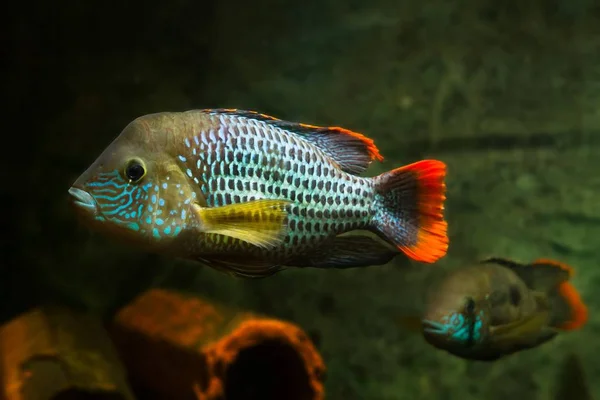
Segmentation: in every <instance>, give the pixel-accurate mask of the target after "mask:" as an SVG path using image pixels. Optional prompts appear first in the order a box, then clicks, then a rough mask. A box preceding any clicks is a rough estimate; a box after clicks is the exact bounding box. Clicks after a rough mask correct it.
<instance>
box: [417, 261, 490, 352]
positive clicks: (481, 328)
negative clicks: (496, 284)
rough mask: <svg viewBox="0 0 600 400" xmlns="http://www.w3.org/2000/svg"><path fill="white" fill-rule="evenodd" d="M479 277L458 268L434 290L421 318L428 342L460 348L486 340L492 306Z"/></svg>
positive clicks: (441, 346) (454, 348)
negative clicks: (486, 297)
mask: <svg viewBox="0 0 600 400" xmlns="http://www.w3.org/2000/svg"><path fill="white" fill-rule="evenodd" d="M473 273H474V275H473ZM480 278H482V277H481V276H478V274H477V272H474V271H470V270H467V271H458V273H450V274H449V276H448V277H447V278H445V279H444V280H443V281H442V282H441V283H440V284H439V285H438V286H437V287H435V288H434V290H432V292H431V295H430V297H429V299H428V302H427V305H426V310H425V313H424V315H423V319H422V321H421V322H422V329H423V335H424V337H425V340H426V341H427V342H428V343H430V344H431V345H433V346H435V347H437V348H441V349H444V350H447V351H451V352H453V351H459V352H461V351H469V350H470V349H473V348H476V347H477V346H480V345H483V344H484V343H485V342H486V340H487V339H488V337H489V328H490V319H491V310H490V308H489V305H488V303H487V302H486V300H485V281H484V280H483V279H480Z"/></svg>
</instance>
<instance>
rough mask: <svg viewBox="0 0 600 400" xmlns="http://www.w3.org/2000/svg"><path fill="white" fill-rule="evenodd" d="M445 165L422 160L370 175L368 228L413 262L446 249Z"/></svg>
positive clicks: (436, 257) (428, 259)
mask: <svg viewBox="0 0 600 400" xmlns="http://www.w3.org/2000/svg"><path fill="white" fill-rule="evenodd" d="M445 176H446V165H445V164H444V163H443V162H441V161H437V160H423V161H419V162H416V163H414V164H410V165H406V166H404V167H400V168H396V169H394V170H392V171H389V172H385V173H383V174H381V175H379V176H376V177H375V178H374V180H375V192H376V194H375V207H377V210H378V211H377V213H376V214H375V216H374V218H373V226H372V229H373V230H374V231H375V232H377V233H378V234H379V235H380V236H381V237H382V238H383V239H385V240H386V241H388V242H390V243H391V244H393V245H394V246H396V247H397V248H398V249H400V250H401V251H403V252H404V253H405V254H406V255H407V256H408V257H410V258H412V259H413V260H416V261H421V262H425V263H433V262H435V261H437V260H439V259H440V258H442V257H443V256H444V255H446V252H447V251H448V236H447V233H446V232H447V228H448V224H447V223H446V221H445V220H444V215H443V210H444V201H445V199H446V185H445V183H444V177H445Z"/></svg>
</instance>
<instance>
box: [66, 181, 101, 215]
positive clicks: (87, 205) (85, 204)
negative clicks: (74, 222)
mask: <svg viewBox="0 0 600 400" xmlns="http://www.w3.org/2000/svg"><path fill="white" fill-rule="evenodd" d="M69 195H71V204H73V206H75V208H76V209H78V210H81V211H85V212H88V213H91V214H94V215H95V214H97V212H98V203H96V200H94V197H93V196H92V195H91V194H89V193H88V192H86V191H85V190H83V189H79V188H76V187H74V186H72V187H71V188H69Z"/></svg>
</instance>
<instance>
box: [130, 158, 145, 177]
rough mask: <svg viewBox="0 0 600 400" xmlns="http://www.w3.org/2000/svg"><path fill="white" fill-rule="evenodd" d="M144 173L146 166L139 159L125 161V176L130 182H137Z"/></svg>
mask: <svg viewBox="0 0 600 400" xmlns="http://www.w3.org/2000/svg"><path fill="white" fill-rule="evenodd" d="M144 175H146V168H145V167H144V164H143V163H142V161H141V160H137V159H133V160H130V161H129V162H128V163H127V166H126V167H125V176H126V177H127V179H129V180H130V181H131V182H133V183H135V182H138V181H139V180H140V179H142V178H143V177H144Z"/></svg>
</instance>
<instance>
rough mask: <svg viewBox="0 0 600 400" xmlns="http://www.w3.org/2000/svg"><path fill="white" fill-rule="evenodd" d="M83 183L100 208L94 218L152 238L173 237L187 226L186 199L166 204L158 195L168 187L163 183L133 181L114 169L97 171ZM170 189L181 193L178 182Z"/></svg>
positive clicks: (188, 201)
mask: <svg viewBox="0 0 600 400" xmlns="http://www.w3.org/2000/svg"><path fill="white" fill-rule="evenodd" d="M86 186H87V189H88V190H89V192H90V194H91V195H92V196H93V197H94V199H95V201H96V203H97V204H98V206H99V208H100V211H101V212H100V213H98V214H97V216H96V220H97V221H100V222H109V221H110V222H111V223H116V224H118V225H120V226H122V227H125V228H127V229H129V230H132V231H134V232H140V233H141V234H145V233H149V234H151V235H152V237H153V238H154V239H162V238H173V237H175V236H177V235H179V234H180V233H181V231H182V230H184V229H185V228H186V227H187V224H186V221H185V219H186V215H187V213H186V209H187V207H189V204H190V199H186V200H185V203H184V204H182V203H181V202H179V203H176V204H169V203H168V202H167V201H166V200H165V199H164V198H161V190H162V191H164V192H165V193H166V191H167V190H169V188H170V187H169V185H168V184H167V183H166V182H163V183H161V184H160V185H156V184H153V183H151V182H150V183H145V184H134V183H130V182H128V181H126V180H125V179H124V178H123V177H122V176H121V174H120V173H119V171H117V170H115V171H112V172H108V173H102V174H99V175H98V177H97V179H96V180H95V181H93V182H90V183H88V184H87V185H86ZM171 188H172V189H171V190H177V191H178V192H180V194H182V193H183V191H182V190H181V189H180V185H179V184H177V185H176V186H175V185H171ZM193 197H195V194H193Z"/></svg>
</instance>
